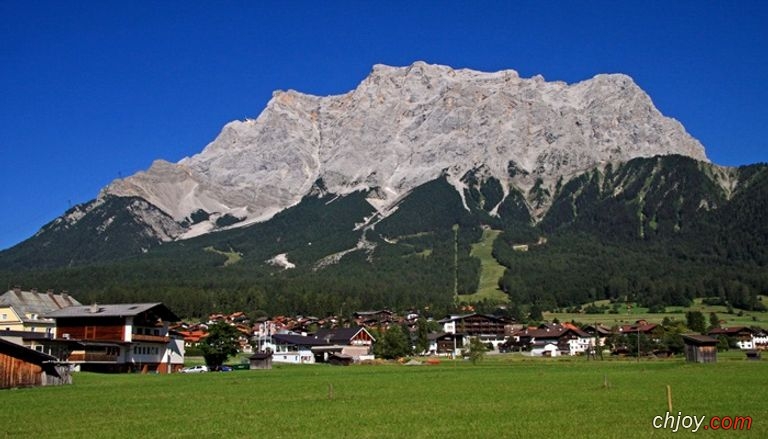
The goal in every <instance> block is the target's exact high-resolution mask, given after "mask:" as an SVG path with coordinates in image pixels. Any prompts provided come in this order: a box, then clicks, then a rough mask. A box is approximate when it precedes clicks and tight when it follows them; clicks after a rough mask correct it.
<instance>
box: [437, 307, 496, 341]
mask: <svg viewBox="0 0 768 439" xmlns="http://www.w3.org/2000/svg"><path fill="white" fill-rule="evenodd" d="M438 323H440V324H442V325H443V332H446V333H449V334H458V333H461V334H465V335H466V336H468V337H477V338H479V339H480V340H481V341H482V342H483V343H491V344H493V347H494V348H498V346H499V345H500V344H502V343H504V342H505V340H506V331H505V328H506V326H507V325H509V323H510V322H507V320H505V319H503V318H499V317H496V316H491V315H486V314H477V313H473V314H465V315H451V316H448V317H446V318H444V319H443V320H439V321H438Z"/></svg>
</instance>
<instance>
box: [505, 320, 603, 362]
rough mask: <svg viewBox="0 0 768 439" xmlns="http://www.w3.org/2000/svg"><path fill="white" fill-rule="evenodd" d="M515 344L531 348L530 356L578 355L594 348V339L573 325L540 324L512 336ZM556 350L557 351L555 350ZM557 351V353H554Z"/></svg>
mask: <svg viewBox="0 0 768 439" xmlns="http://www.w3.org/2000/svg"><path fill="white" fill-rule="evenodd" d="M513 337H514V339H515V341H516V343H517V344H519V345H523V346H529V347H530V348H531V354H532V355H540V356H552V357H554V356H557V355H559V354H564V355H579V354H584V353H587V352H589V351H590V350H591V349H592V348H593V347H594V343H595V341H594V338H593V337H592V336H591V335H589V334H587V333H586V332H584V331H582V330H581V329H579V328H578V327H576V326H575V325H572V324H570V323H566V324H563V325H560V324H542V325H539V326H538V327H532V328H525V329H522V330H520V331H518V332H517V333H515V335H514V336H513ZM555 348H557V349H555ZM555 350H557V352H555Z"/></svg>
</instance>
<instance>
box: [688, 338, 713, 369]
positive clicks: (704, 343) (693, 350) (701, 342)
mask: <svg viewBox="0 0 768 439" xmlns="http://www.w3.org/2000/svg"><path fill="white" fill-rule="evenodd" d="M683 342H685V359H686V361H688V362H692V363H715V362H716V361H717V344H718V340H717V339H716V338H713V337H710V336H708V335H701V334H683Z"/></svg>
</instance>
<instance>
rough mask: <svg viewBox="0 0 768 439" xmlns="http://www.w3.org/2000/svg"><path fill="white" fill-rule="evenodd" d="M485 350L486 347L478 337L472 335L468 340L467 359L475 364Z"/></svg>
mask: <svg viewBox="0 0 768 439" xmlns="http://www.w3.org/2000/svg"><path fill="white" fill-rule="evenodd" d="M487 350H488V348H487V347H486V346H485V344H483V342H482V341H480V339H479V338H477V337H472V338H471V339H470V340H469V350H468V351H467V354H466V355H467V356H468V357H469V361H471V362H472V364H477V363H478V362H479V361H481V360H482V359H483V357H485V352H486V351H487Z"/></svg>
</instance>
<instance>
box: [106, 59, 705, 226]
mask: <svg viewBox="0 0 768 439" xmlns="http://www.w3.org/2000/svg"><path fill="white" fill-rule="evenodd" d="M667 154H680V155H685V156H689V157H693V158H695V159H697V160H702V161H707V158H706V155H705V153H704V148H703V147H702V145H701V144H700V143H699V142H698V141H697V140H696V139H694V138H692V137H691V136H690V135H689V134H688V133H687V132H686V131H685V129H684V128H683V126H682V125H681V124H680V123H679V122H677V121H676V120H674V119H671V118H667V117H664V116H663V115H662V114H661V113H660V112H659V111H658V110H657V109H656V108H655V107H654V105H653V103H652V102H651V99H650V98H649V97H648V95H647V94H645V93H644V92H643V91H642V90H641V89H640V88H639V87H638V86H637V85H636V84H635V83H634V82H633V81H632V79H631V78H630V77H628V76H625V75H620V74H613V75H598V76H595V77H594V78H592V79H589V80H586V81H583V82H579V83H576V84H571V85H569V84H566V83H563V82H546V81H545V80H544V79H543V78H541V77H539V76H537V77H533V78H530V79H524V78H520V77H519V75H518V74H517V73H516V72H515V71H512V70H505V71H500V72H495V73H484V72H478V71H473V70H466V69H461V70H455V69H452V68H450V67H446V66H439V65H428V64H425V63H422V62H417V63H415V64H413V65H411V66H408V67H389V66H383V65H377V66H374V68H373V71H372V72H371V74H370V75H369V76H368V77H367V78H365V79H364V80H363V82H362V83H361V84H360V85H359V86H358V87H357V88H356V89H355V90H352V91H350V92H349V93H346V94H343V95H339V96H328V97H317V96H311V95H305V94H301V93H298V92H295V91H287V92H276V93H275V94H274V96H273V98H272V99H271V100H270V102H269V103H268V104H267V107H266V109H265V110H264V111H263V112H262V113H261V115H260V116H259V117H258V118H257V119H255V120H246V121H235V122H231V123H229V124H227V125H226V126H225V127H224V128H223V130H222V132H221V134H220V135H219V136H218V137H217V138H216V139H215V140H214V141H213V142H211V143H210V144H209V145H208V146H207V147H206V148H205V149H204V150H203V151H202V152H201V153H200V154H197V155H195V156H193V157H189V158H185V159H183V160H181V161H180V162H179V163H176V164H173V163H168V162H164V161H157V162H155V163H154V164H153V165H152V167H150V169H149V170H147V171H146V172H140V173H137V174H135V175H133V176H131V177H128V178H125V179H122V180H116V181H114V182H112V183H111V184H110V185H109V186H107V187H106V188H105V189H104V190H103V191H102V194H101V195H100V196H101V197H104V196H107V195H116V196H136V197H141V198H143V199H145V200H147V201H149V202H150V203H152V204H153V205H155V206H157V207H158V208H159V209H160V210H162V211H163V212H165V213H167V214H168V215H170V216H171V217H173V218H174V219H175V220H177V221H183V220H184V219H186V218H189V217H190V215H191V214H192V213H194V212H196V211H199V210H203V211H205V212H207V213H209V214H212V215H211V219H210V220H209V221H206V222H203V223H201V224H196V225H195V226H192V227H190V228H188V229H187V230H186V232H184V233H183V234H181V235H180V236H179V237H181V238H184V237H188V236H194V235H196V234H201V233H205V232H207V231H210V230H212V229H213V228H215V225H214V223H213V221H214V220H215V219H217V218H220V217H221V216H222V215H230V216H233V217H236V218H238V219H242V221H241V222H240V223H238V224H240V225H244V224H248V223H252V222H255V221H262V220H266V219H268V218H270V217H271V216H272V215H274V214H275V213H277V212H279V211H281V210H283V209H285V208H287V207H289V206H291V205H294V204H295V203H297V202H298V201H299V200H300V199H301V198H302V197H303V196H305V195H307V194H308V193H310V191H311V190H312V188H313V186H314V184H315V182H317V180H318V179H322V182H323V184H324V186H325V188H326V189H327V190H328V191H329V192H332V193H336V194H346V193H350V192H352V191H356V190H359V189H374V188H375V189H376V190H375V191H373V192H372V193H373V194H375V195H372V196H371V198H370V199H369V201H370V203H371V204H372V205H373V206H375V207H376V208H377V209H379V210H380V211H381V212H383V213H386V211H387V209H389V208H390V207H391V206H392V205H393V204H394V203H396V202H397V201H398V200H399V199H401V198H402V197H403V196H404V195H406V194H407V193H408V192H409V191H410V190H411V189H413V188H415V187H416V186H418V185H420V184H423V183H425V182H428V181H431V180H434V179H435V178H437V177H439V176H440V175H442V174H447V175H448V178H449V181H452V182H454V184H455V185H456V186H457V188H458V187H460V186H461V185H462V183H461V177H462V176H463V175H464V174H465V173H467V172H469V171H473V170H480V169H481V170H482V172H483V174H484V175H485V176H488V177H490V176H492V177H494V178H496V179H498V180H499V181H501V182H502V183H503V184H504V188H505V191H506V190H507V189H508V188H509V187H510V186H515V187H516V188H518V189H520V190H521V191H522V192H523V193H528V191H529V190H531V188H533V187H534V186H537V187H539V188H540V187H552V186H553V185H554V184H555V182H556V180H557V179H558V178H560V177H565V179H566V180H567V178H568V177H569V176H571V175H574V174H577V173H580V172H583V171H585V170H587V169H590V168H592V167H594V166H596V165H599V164H600V163H604V162H623V161H627V160H629V159H632V158H636V157H650V156H655V155H667ZM537 181H538V184H537ZM547 208H548V203H547V202H546V201H545V202H544V203H538V205H537V206H536V208H533V207H532V211H533V213H534V215H536V216H539V217H540V216H541V215H543V213H544V212H546V209H547Z"/></svg>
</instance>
